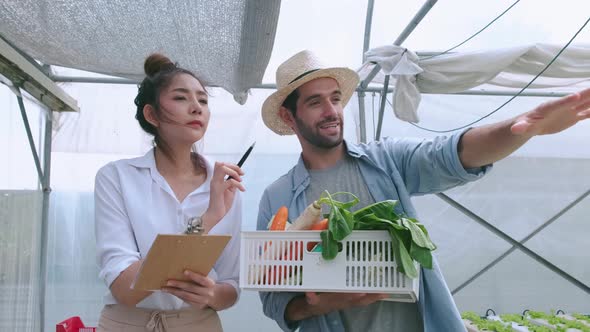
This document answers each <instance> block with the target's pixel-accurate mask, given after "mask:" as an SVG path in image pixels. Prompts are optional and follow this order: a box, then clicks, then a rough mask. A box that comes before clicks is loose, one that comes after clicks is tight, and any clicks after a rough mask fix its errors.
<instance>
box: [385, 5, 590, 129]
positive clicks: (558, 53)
mask: <svg viewBox="0 0 590 332" xmlns="http://www.w3.org/2000/svg"><path fill="white" fill-rule="evenodd" d="M588 22H590V17H589V18H588V19H587V20H586V22H585V23H584V24H583V25H582V27H581V28H580V29H578V31H577V32H576V33H575V34H574V36H573V37H572V38H571V39H570V40H569V41H568V42H567V44H565V46H564V47H562V48H561V50H559V52H557V54H556V55H555V57H553V59H551V61H549V63H548V64H547V65H546V66H545V68H543V70H541V72H540V73H538V74H537V75H536V76H535V77H533V79H532V80H531V81H530V82H529V83H527V85H525V86H524V87H523V88H522V89H520V91H518V93H516V94H515V95H514V96H512V97H510V99H508V100H507V101H506V102H505V103H503V104H502V105H500V106H499V107H498V108H496V109H495V110H493V111H491V112H490V113H488V114H486V115H484V116H482V117H481V118H479V119H477V120H475V121H472V122H470V123H468V124H466V125H464V126H461V127H457V128H453V129H447V130H435V129H429V128H425V127H422V126H419V125H417V124H415V123H411V122H410V124H411V125H412V126H414V127H416V128H419V129H422V130H425V131H429V132H433V133H439V134H444V133H450V132H453V131H456V130H460V129H464V128H467V127H469V126H472V125H474V124H476V123H478V122H480V121H482V120H483V119H485V118H487V117H489V116H491V115H492V114H494V113H496V112H498V111H499V110H500V109H502V108H503V107H504V106H506V105H508V103H510V102H511V101H513V100H514V99H515V98H516V97H518V96H520V95H521V94H522V93H523V92H524V90H526V89H527V88H528V87H529V86H530V85H531V84H533V82H534V81H535V80H536V79H537V78H538V77H539V76H541V75H543V73H544V72H545V71H546V70H547V68H549V66H551V64H553V62H555V60H557V58H559V56H560V55H561V53H563V51H565V49H566V48H567V47H568V46H569V45H570V44H571V43H572V42H573V41H574V39H576V37H577V36H578V35H579V34H580V32H582V30H584V28H585V27H586V25H588ZM387 102H388V103H389V105H391V107H392V108H393V105H392V104H391V102H389V100H388V101H387Z"/></svg>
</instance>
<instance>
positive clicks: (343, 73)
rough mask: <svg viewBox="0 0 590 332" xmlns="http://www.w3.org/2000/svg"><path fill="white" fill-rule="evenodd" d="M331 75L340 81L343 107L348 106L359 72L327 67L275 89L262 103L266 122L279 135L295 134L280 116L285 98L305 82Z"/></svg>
mask: <svg viewBox="0 0 590 332" xmlns="http://www.w3.org/2000/svg"><path fill="white" fill-rule="evenodd" d="M323 77H330V78H333V79H335V80H336V81H337V82H338V86H339V87H340V91H341V92H342V107H344V106H346V104H347V103H348V101H349V100H350V98H351V97H352V95H353V93H354V91H355V90H356V87H357V85H358V83H359V76H358V74H357V73H356V72H355V71H354V70H352V69H349V68H325V69H319V70H316V71H314V72H312V73H309V74H307V75H305V76H303V77H301V78H300V79H298V80H295V81H293V82H291V83H289V85H287V86H285V87H283V88H281V89H279V90H277V91H275V92H274V93H273V94H271V95H270V96H269V97H268V98H266V100H265V101H264V103H263V104H262V120H263V121H264V124H265V125H266V126H267V127H268V128H269V129H270V130H272V131H274V132H275V133H277V134H279V135H293V134H294V132H293V130H292V129H291V128H289V126H287V124H286V123H285V122H284V121H283V120H282V119H281V117H280V116H279V109H280V107H281V105H283V102H284V101H285V99H286V98H287V97H288V96H289V95H290V94H291V92H293V91H295V90H296V89H297V88H298V87H300V86H302V85H303V84H305V83H307V82H309V81H313V80H315V79H318V78H323Z"/></svg>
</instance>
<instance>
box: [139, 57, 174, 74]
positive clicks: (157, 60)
mask: <svg viewBox="0 0 590 332" xmlns="http://www.w3.org/2000/svg"><path fill="white" fill-rule="evenodd" d="M174 68H176V65H175V64H174V62H172V61H171V60H170V59H168V57H166V56H165V55H163V54H160V53H153V54H150V56H148V57H147V59H145V63H144V64H143V70H144V71H145V74H146V75H147V76H150V77H152V76H154V75H156V74H157V73H159V72H161V71H165V70H170V69H174Z"/></svg>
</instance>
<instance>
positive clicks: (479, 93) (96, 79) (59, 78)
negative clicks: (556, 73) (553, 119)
mask: <svg viewBox="0 0 590 332" xmlns="http://www.w3.org/2000/svg"><path fill="white" fill-rule="evenodd" d="M51 77H52V79H53V80H54V81H55V82H76V83H98V84H139V83H140V82H139V81H135V80H128V79H123V78H115V77H113V78H108V77H74V76H51ZM210 87H212V88H218V86H210ZM276 88H277V85H276V84H272V83H264V84H258V85H255V86H253V87H252V89H271V90H272V89H276ZM356 91H357V92H358V91H365V92H383V88H381V87H374V86H373V87H366V88H361V87H360V86H359V87H358V88H357V89H356ZM392 91H393V89H391V88H388V89H387V92H392ZM422 94H453V95H472V96H514V94H515V92H510V91H500V90H467V91H462V92H453V93H430V92H422ZM520 95H521V96H526V97H563V96H567V95H569V93H561V92H531V91H524V92H523V93H521V94H520Z"/></svg>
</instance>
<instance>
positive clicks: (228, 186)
mask: <svg viewBox="0 0 590 332" xmlns="http://www.w3.org/2000/svg"><path fill="white" fill-rule="evenodd" d="M242 175H244V172H243V171H242V169H241V168H240V167H238V166H237V165H234V164H229V163H222V162H215V166H214V169H213V177H212V179H211V189H210V190H211V194H210V195H211V196H210V198H209V207H208V208H207V211H206V212H205V214H204V215H203V225H204V227H205V230H206V231H207V232H208V231H209V230H210V229H211V228H213V226H215V225H216V224H217V223H218V222H219V220H221V218H223V216H225V214H226V213H227V211H228V210H229V209H230V208H231V206H232V203H233V200H234V196H235V192H236V189H237V190H240V191H245V190H246V189H245V188H244V186H243V185H242V183H241V182H242ZM226 178H228V179H227V180H226Z"/></svg>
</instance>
